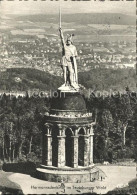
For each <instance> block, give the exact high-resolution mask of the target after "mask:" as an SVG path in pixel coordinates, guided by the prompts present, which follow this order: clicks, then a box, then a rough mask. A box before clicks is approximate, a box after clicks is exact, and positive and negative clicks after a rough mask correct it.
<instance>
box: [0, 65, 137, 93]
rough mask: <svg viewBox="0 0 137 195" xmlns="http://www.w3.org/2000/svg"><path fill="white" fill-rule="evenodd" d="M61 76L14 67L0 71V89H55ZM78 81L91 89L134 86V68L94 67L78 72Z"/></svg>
mask: <svg viewBox="0 0 137 195" xmlns="http://www.w3.org/2000/svg"><path fill="white" fill-rule="evenodd" d="M62 83H63V78H60V77H58V76H53V75H50V74H49V73H46V72H42V71H39V70H36V69H25V68H20V69H18V68H15V69H8V70H7V71H6V72H0V90H4V89H6V90H31V89H40V90H56V89H57V88H58V87H59V86H60V85H61V84H62ZM79 83H80V84H82V85H83V86H85V87H86V88H87V89H89V88H91V89H93V90H100V91H102V90H107V91H110V90H120V91H122V90H124V89H125V87H126V86H129V88H130V89H131V90H135V88H136V75H135V71H134V70H127V69H125V70H111V69H94V70H92V71H89V72H81V73H79Z"/></svg>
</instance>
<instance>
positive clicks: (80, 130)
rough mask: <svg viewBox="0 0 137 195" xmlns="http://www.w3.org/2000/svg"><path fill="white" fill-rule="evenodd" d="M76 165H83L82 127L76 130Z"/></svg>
mask: <svg viewBox="0 0 137 195" xmlns="http://www.w3.org/2000/svg"><path fill="white" fill-rule="evenodd" d="M78 135H79V138H78V165H79V166H84V135H85V130H84V128H80V129H79V131H78Z"/></svg>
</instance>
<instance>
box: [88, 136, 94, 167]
mask: <svg viewBox="0 0 137 195" xmlns="http://www.w3.org/2000/svg"><path fill="white" fill-rule="evenodd" d="M93 135H94V134H93V133H92V134H90V155H89V163H90V165H92V164H93Z"/></svg>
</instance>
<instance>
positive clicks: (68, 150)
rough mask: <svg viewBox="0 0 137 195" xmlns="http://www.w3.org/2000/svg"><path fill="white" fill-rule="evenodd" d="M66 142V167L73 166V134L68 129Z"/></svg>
mask: <svg viewBox="0 0 137 195" xmlns="http://www.w3.org/2000/svg"><path fill="white" fill-rule="evenodd" d="M65 134H66V141H65V156H66V166H68V167H71V166H72V137H71V136H72V132H71V130H70V129H69V128H67V129H66V133H65Z"/></svg>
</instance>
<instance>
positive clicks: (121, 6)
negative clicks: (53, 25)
mask: <svg viewBox="0 0 137 195" xmlns="http://www.w3.org/2000/svg"><path fill="white" fill-rule="evenodd" d="M59 4H61V10H62V13H63V14H64V13H67V14H68V13H70V14H71V13H123V14H128V15H135V13H136V1H111V2H110V1H109V0H105V1H93V0H91V1H86V2H85V1H71V0H68V1H64V0H60V1H55V0H53V1H51V0H46V1H42V0H37V1H34V0H28V1H19V0H14V1H6V0H5V1H1V4H0V15H2V14H49V13H51V14H57V13H58V12H59Z"/></svg>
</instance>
